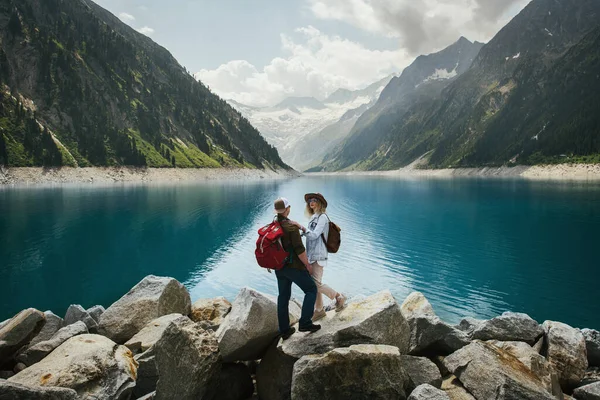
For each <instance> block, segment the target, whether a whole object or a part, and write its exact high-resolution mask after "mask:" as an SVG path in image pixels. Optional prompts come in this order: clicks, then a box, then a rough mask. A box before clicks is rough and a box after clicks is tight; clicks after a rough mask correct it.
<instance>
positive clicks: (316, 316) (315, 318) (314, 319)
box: [312, 308, 327, 322]
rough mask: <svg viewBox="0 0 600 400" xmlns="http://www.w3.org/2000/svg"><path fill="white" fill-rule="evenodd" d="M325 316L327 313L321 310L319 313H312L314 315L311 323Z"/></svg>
mask: <svg viewBox="0 0 600 400" xmlns="http://www.w3.org/2000/svg"><path fill="white" fill-rule="evenodd" d="M326 315H327V313H326V312H325V310H324V309H322V308H321V309H320V310H319V311H315V312H314V314H313V316H312V321H313V322H315V321H318V320H320V319H321V318H323V317H325V316H326Z"/></svg>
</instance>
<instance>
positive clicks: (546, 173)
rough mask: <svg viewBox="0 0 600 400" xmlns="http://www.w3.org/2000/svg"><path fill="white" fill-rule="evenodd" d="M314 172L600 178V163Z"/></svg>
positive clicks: (589, 179)
mask: <svg viewBox="0 0 600 400" xmlns="http://www.w3.org/2000/svg"><path fill="white" fill-rule="evenodd" d="M311 175H344V176H389V177H402V178H422V177H430V178H458V177H473V178H524V179H531V180H558V181H600V164H556V165H534V166H528V165H519V166H515V167H483V168H445V169H423V168H417V167H415V166H414V165H412V164H411V165H409V166H407V167H404V168H400V169H397V170H392V171H346V172H314V173H311Z"/></svg>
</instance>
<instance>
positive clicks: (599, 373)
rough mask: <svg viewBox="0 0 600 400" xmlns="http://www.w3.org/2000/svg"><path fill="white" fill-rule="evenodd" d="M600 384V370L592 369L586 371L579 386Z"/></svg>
mask: <svg viewBox="0 0 600 400" xmlns="http://www.w3.org/2000/svg"><path fill="white" fill-rule="evenodd" d="M594 382H600V368H598V367H590V368H588V369H587V371H585V375H584V376H583V379H582V380H581V381H580V382H579V383H578V384H577V387H579V386H585V385H589V384H590V383H594Z"/></svg>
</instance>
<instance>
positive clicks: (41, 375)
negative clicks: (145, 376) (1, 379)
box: [8, 334, 137, 400]
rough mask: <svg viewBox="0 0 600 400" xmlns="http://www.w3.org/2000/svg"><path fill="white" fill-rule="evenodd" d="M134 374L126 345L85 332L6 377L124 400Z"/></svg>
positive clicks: (99, 398) (82, 394)
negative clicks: (85, 333)
mask: <svg viewBox="0 0 600 400" xmlns="http://www.w3.org/2000/svg"><path fill="white" fill-rule="evenodd" d="M136 373H137V364H136V362H135V360H134V359H133V354H132V353H131V351H130V350H129V349H128V348H127V347H125V346H119V345H117V344H116V343H115V342H113V341H112V340H110V339H108V338H106V337H104V336H100V335H93V334H87V335H78V336H75V337H73V338H71V339H69V340H67V341H66V342H64V343H63V344H62V345H60V346H59V347H58V348H57V349H55V350H54V351H53V352H52V353H50V354H49V355H48V356H47V357H46V358H44V359H43V360H42V361H40V362H39V363H37V364H34V365H32V366H30V367H29V368H27V369H25V370H23V371H21V372H19V373H18V374H16V375H15V376H13V377H11V378H9V379H8V380H9V381H10V382H14V383H20V384H23V385H27V386H36V385H42V386H54V387H66V388H70V389H73V390H75V391H76V392H77V394H78V395H79V397H80V398H94V399H96V400H104V399H106V400H113V399H116V400H125V399H128V398H129V396H130V395H131V391H132V389H133V387H134V386H135V379H136Z"/></svg>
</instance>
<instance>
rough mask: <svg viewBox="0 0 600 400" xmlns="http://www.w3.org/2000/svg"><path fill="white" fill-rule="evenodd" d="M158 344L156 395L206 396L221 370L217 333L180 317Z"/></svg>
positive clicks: (182, 399) (191, 398) (190, 398)
mask: <svg viewBox="0 0 600 400" xmlns="http://www.w3.org/2000/svg"><path fill="white" fill-rule="evenodd" d="M107 312H108V310H107ZM154 346H155V351H156V366H157V368H158V375H159V379H158V384H157V386H156V399H157V400H162V399H178V400H195V399H202V398H203V396H205V394H206V393H207V391H208V387H209V384H210V383H211V382H213V379H214V378H215V377H216V375H217V374H218V373H219V370H220V364H221V363H220V357H219V344H218V343H217V340H216V338H215V336H214V335H213V334H211V333H208V332H206V331H205V330H203V329H202V328H200V327H199V326H198V325H197V324H195V323H194V322H193V321H192V320H190V319H189V318H188V319H187V321H185V320H181V319H178V320H175V321H172V322H171V323H170V324H169V326H168V327H167V329H166V330H165V331H164V333H163V335H162V337H161V338H160V339H159V340H158V342H156V344H155V345H154ZM183 371H185V373H182V372H183Z"/></svg>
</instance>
